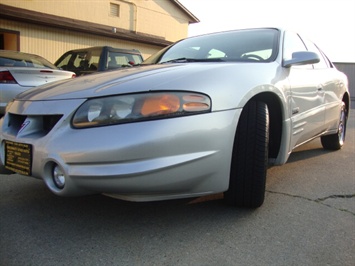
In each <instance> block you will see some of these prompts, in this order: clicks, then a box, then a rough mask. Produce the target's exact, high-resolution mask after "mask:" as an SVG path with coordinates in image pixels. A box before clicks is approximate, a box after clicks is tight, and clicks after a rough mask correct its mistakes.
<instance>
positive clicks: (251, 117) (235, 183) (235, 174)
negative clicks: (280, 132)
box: [224, 101, 269, 208]
mask: <svg viewBox="0 0 355 266" xmlns="http://www.w3.org/2000/svg"><path fill="white" fill-rule="evenodd" d="M268 144H269V112H268V108H267V105H266V104H265V103H263V102H259V101H251V102H249V103H248V104H247V105H246V106H245V107H244V109H243V111H242V114H241V116H240V120H239V123H238V127H237V133H236V136H235V139H234V147H233V154H232V165H231V174H230V181H229V189H228V191H226V192H225V193H224V199H225V201H226V202H227V203H228V204H231V205H233V206H238V207H246V208H257V207H260V206H261V205H262V204H263V202H264V197H265V182H266V171H267V166H268Z"/></svg>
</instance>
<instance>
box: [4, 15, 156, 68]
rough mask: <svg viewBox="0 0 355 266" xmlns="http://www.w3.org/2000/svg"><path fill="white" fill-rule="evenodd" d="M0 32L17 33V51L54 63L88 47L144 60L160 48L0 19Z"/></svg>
mask: <svg viewBox="0 0 355 266" xmlns="http://www.w3.org/2000/svg"><path fill="white" fill-rule="evenodd" d="M0 29H6V30H14V31H18V32H20V51H21V52H27V53H33V54H38V55H40V56H42V57H44V58H46V59H47V60H49V61H50V62H52V63H54V61H55V60H57V59H58V58H59V56H61V55H62V54H63V53H64V52H66V51H68V50H72V49H79V48H85V47H89V46H104V45H107V46H113V47H117V48H125V49H137V50H139V51H140V52H141V53H142V55H143V58H144V59H146V58H147V57H149V56H150V55H151V54H153V53H155V52H157V51H159V50H160V49H161V47H158V46H154V45H146V44H141V43H135V42H130V41H124V40H119V39H113V38H107V37H100V38H96V37H95V36H92V35H90V34H85V33H80V32H71V31H67V30H61V29H54V28H50V27H43V26H37V25H30V24H26V23H21V22H15V21H8V20H2V19H0Z"/></svg>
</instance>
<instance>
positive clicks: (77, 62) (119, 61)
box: [54, 46, 143, 76]
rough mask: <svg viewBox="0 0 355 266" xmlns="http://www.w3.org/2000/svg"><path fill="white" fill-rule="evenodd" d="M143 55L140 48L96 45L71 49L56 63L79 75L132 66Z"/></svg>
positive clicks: (141, 58)
mask: <svg viewBox="0 0 355 266" xmlns="http://www.w3.org/2000/svg"><path fill="white" fill-rule="evenodd" d="M142 61H143V57H142V55H141V53H140V52H139V51H138V50H134V49H132V50H130V49H120V48H114V47H110V46H95V47H88V48H84V49H76V50H70V51H68V52H66V53H64V54H63V55H62V56H61V57H60V58H59V59H58V60H57V61H56V62H55V63H54V65H56V66H57V67H59V68H61V69H63V70H69V71H73V72H75V74H76V75H77V76H81V75H87V74H92V73H94V72H101V71H108V70H112V69H117V68H122V67H131V66H133V65H137V64H140V63H141V62H142Z"/></svg>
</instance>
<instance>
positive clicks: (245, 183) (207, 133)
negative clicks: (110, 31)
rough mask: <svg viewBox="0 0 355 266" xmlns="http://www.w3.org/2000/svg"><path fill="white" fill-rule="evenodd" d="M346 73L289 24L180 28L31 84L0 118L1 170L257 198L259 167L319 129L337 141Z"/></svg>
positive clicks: (70, 183)
mask: <svg viewBox="0 0 355 266" xmlns="http://www.w3.org/2000/svg"><path fill="white" fill-rule="evenodd" d="M349 101H350V95H349V91H348V81H347V78H346V76H345V75H344V74H343V73H341V72H339V71H338V70H337V69H336V68H335V67H334V65H333V64H332V63H331V61H330V60H329V59H328V58H327V57H326V56H325V55H324V53H323V52H322V51H321V50H320V49H319V48H318V47H317V46H316V45H315V44H313V43H312V42H311V41H309V40H307V39H304V38H302V37H301V36H300V35H299V34H297V33H294V32H291V31H285V30H283V29H276V28H260V29H246V30H236V31H228V32H220V33H215V34H208V35H203V36H198V37H192V38H187V39H184V40H181V41H179V42H177V43H176V44H173V45H171V46H169V47H166V48H165V49H163V50H162V51H160V52H158V53H157V54H155V55H153V56H151V57H150V58H148V59H147V60H146V61H145V62H143V64H142V65H140V66H138V67H133V68H129V69H122V70H117V71H113V72H108V73H102V74H93V75H90V76H85V77H79V78H76V79H73V80H70V81H62V82H59V83H55V84H54V85H53V84H48V85H46V86H42V87H39V88H36V89H33V90H29V91H27V92H25V93H23V94H21V95H19V96H18V97H16V99H15V100H14V101H13V102H12V103H11V104H10V105H9V106H8V112H7V114H6V115H5V116H4V118H3V119H2V120H1V121H0V130H1V131H0V142H1V154H0V155H1V163H0V171H1V173H19V174H22V175H27V176H32V177H35V178H40V179H43V181H44V182H45V183H46V185H47V186H48V188H49V189H50V190H51V191H52V192H53V193H55V194H57V195H60V196H77V195H86V194H94V193H103V194H105V195H109V196H113V197H116V198H119V199H124V200H132V201H153V200H165V199H176V198H186V197H198V196H203V195H208V194H214V193H221V192H224V199H225V201H226V202H227V203H228V204H231V205H234V206H241V207H248V208H256V207H259V206H261V205H262V203H263V201H264V194H265V178H266V171H267V168H268V167H269V166H270V165H282V164H285V163H286V162H287V159H288V157H289V155H290V153H291V152H292V150H293V149H294V148H296V147H298V146H299V145H302V144H304V143H306V142H308V141H310V140H312V139H314V138H317V137H320V138H321V142H322V144H323V147H324V148H325V149H330V150H338V149H341V147H342V146H343V144H344V140H345V132H346V121H347V117H348V115H349Z"/></svg>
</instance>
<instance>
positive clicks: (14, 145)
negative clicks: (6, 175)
mask: <svg viewBox="0 0 355 266" xmlns="http://www.w3.org/2000/svg"><path fill="white" fill-rule="evenodd" d="M31 167H32V145H30V144H25V143H18V142H13V141H5V168H7V169H9V170H11V171H13V172H15V173H19V174H21V175H31V171H32V169H31Z"/></svg>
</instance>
